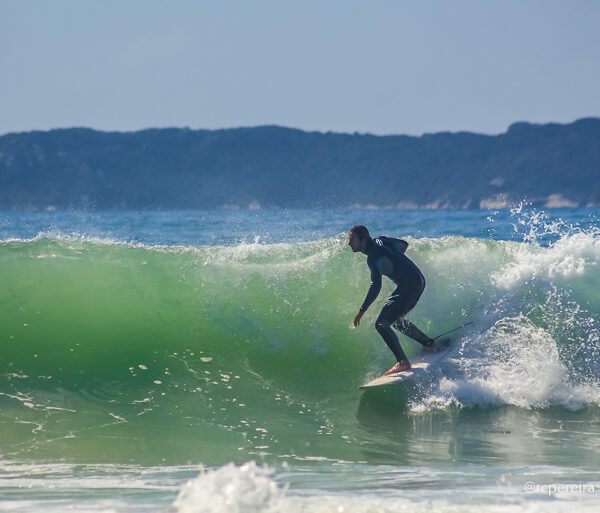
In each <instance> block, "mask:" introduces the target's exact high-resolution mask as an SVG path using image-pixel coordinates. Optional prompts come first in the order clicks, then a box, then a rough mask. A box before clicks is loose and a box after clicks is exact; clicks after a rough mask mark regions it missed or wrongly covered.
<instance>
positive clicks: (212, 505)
mask: <svg viewBox="0 0 600 513" xmlns="http://www.w3.org/2000/svg"><path fill="white" fill-rule="evenodd" d="M270 474H271V472H270V471H269V470H268V469H267V468H266V467H260V466H258V465H256V463H254V462H249V463H246V464H244V465H242V466H240V467H236V466H235V465H234V464H233V463H230V464H228V465H225V466H223V467H220V468H218V469H216V470H212V471H208V472H202V473H200V475H198V477H196V478H195V479H192V480H190V481H188V482H187V483H186V484H185V485H184V486H183V487H182V488H181V491H180V492H179V495H178V496H177V499H176V500H175V502H174V503H173V506H174V507H175V508H176V509H177V511H178V512H180V513H209V512H227V513H253V512H260V511H265V512H268V511H283V510H284V508H282V507H281V506H282V505H281V504H280V502H281V500H282V499H283V496H284V490H283V489H282V488H281V487H279V486H278V485H277V483H276V482H275V481H274V480H273V479H272V478H271V477H270Z"/></svg>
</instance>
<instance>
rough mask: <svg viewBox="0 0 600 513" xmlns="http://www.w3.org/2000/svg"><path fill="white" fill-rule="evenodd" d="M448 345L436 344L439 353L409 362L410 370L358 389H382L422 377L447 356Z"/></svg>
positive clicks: (381, 378)
mask: <svg viewBox="0 0 600 513" xmlns="http://www.w3.org/2000/svg"><path fill="white" fill-rule="evenodd" d="M444 342H445V343H444ZM449 343H450V341H443V342H442V343H440V344H438V347H441V350H440V351H436V352H431V353H429V352H426V353H422V354H420V355H419V356H418V357H417V358H415V359H414V360H413V361H412V362H411V364H410V365H411V369H410V370H407V371H401V372H395V373H394V374H388V375H387V376H379V377H378V378H375V379H374V380H372V381H369V382H368V383H365V384H364V385H360V386H359V387H358V388H359V389H361V390H362V389H365V388H375V387H383V386H386V385H391V384H392V383H398V382H400V381H404V380H407V379H411V378H415V377H419V376H420V375H424V374H425V373H426V372H428V368H429V367H430V366H431V365H433V364H435V363H437V362H439V361H440V360H441V359H443V358H444V357H446V356H448V344H449Z"/></svg>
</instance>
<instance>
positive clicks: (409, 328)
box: [394, 317, 435, 347]
mask: <svg viewBox="0 0 600 513" xmlns="http://www.w3.org/2000/svg"><path fill="white" fill-rule="evenodd" d="M394 328H396V329H397V330H398V331H400V332H401V333H404V334H405V335H406V336H407V337H409V338H412V339H413V340H415V341H416V342H418V343H419V344H422V345H424V346H425V347H431V346H432V345H433V343H434V342H435V341H434V340H433V339H432V338H431V337H428V336H427V335H425V333H423V332H422V331H421V330H420V329H419V328H417V327H416V326H415V325H414V324H413V323H412V322H410V321H407V320H406V319H405V318H404V317H400V318H399V319H396V321H395V322H394Z"/></svg>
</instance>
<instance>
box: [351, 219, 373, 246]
mask: <svg viewBox="0 0 600 513" xmlns="http://www.w3.org/2000/svg"><path fill="white" fill-rule="evenodd" d="M370 239H371V235H370V234H369V230H367V228H366V227H365V226H363V225H362V224H358V225H356V226H353V227H352V228H350V231H349V232H348V245H349V246H350V247H351V248H352V251H354V252H355V253H358V252H359V251H361V252H364V250H365V248H366V247H367V241H368V240H370Z"/></svg>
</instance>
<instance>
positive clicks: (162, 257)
mask: <svg viewBox="0 0 600 513" xmlns="http://www.w3.org/2000/svg"><path fill="white" fill-rule="evenodd" d="M411 242H412V245H411V247H410V248H409V251H408V255H409V256H410V257H411V258H413V259H414V260H415V262H416V263H417V264H418V265H419V266H420V267H421V269H422V270H423V272H424V274H425V275H426V277H427V283H428V285H427V289H426V291H425V293H424V295H423V297H422V299H421V301H420V303H419V304H418V305H417V307H416V308H415V310H414V311H413V312H411V314H410V319H411V320H412V321H413V322H415V323H416V324H417V325H419V326H420V327H422V329H424V330H425V331H427V332H428V333H430V334H431V335H436V334H438V333H441V332H443V331H446V330H449V329H452V328H454V327H455V326H457V325H460V324H462V323H463V322H464V321H466V320H473V321H475V322H474V325H472V326H471V327H469V328H468V329H465V330H463V332H461V333H460V334H459V335H457V336H456V337H455V345H454V349H453V351H455V352H454V357H453V358H451V359H449V360H448V362H447V363H446V364H445V365H446V367H444V368H443V369H442V371H443V373H444V375H443V378H444V379H445V380H446V381H443V380H442V379H441V376H434V375H432V379H431V380H430V381H428V382H426V383H414V384H411V385H407V386H399V387H392V388H389V389H382V390H378V391H373V392H368V393H359V392H358V391H357V386H358V385H359V384H360V383H362V382H364V381H365V380H367V379H368V378H370V377H374V376H375V375H377V374H378V373H381V372H382V371H383V370H385V369H386V368H387V367H388V366H389V365H391V364H392V363H393V357H392V356H391V353H389V351H388V349H387V348H386V347H385V344H384V343H383V342H382V341H381V340H380V339H379V337H378V335H377V333H376V331H375V330H374V329H373V322H374V320H375V317H376V315H377V312H378V309H379V308H380V307H381V306H382V304H383V302H384V301H385V295H386V293H388V292H390V291H391V290H392V286H391V283H388V284H387V285H386V287H387V288H386V289H385V290H384V291H382V293H381V294H380V297H379V298H378V300H377V302H376V303H375V304H374V305H373V306H372V307H371V309H370V310H369V312H368V313H367V315H365V317H364V318H363V322H362V324H361V326H360V327H359V328H358V329H353V328H352V326H351V325H352V319H353V317H354V314H355V313H356V311H357V309H358V307H359V306H360V304H361V302H362V300H363V298H364V294H365V293H366V290H367V288H368V285H369V274H368V270H367V267H366V265H365V257H364V255H360V254H353V253H352V252H351V251H350V249H349V248H348V247H347V245H346V241H345V237H343V236H338V237H335V238H331V239H324V240H318V241H314V242H310V243H302V244H274V245H259V244H253V245H241V246H237V247H200V248H177V247H143V246H141V247H134V246H129V245H120V244H114V243H108V242H106V243H101V242H90V241H71V240H52V239H40V240H33V241H15V242H5V243H2V244H0V261H1V262H2V265H1V267H0V283H1V284H2V286H1V288H0V305H1V306H2V308H1V309H0V341H1V342H2V356H1V358H0V432H1V437H2V440H1V441H0V443H1V444H2V451H3V454H4V455H5V456H7V457H11V458H32V459H52V460H56V459H61V458H63V459H67V460H72V461H77V460H85V461H94V460H95V461H117V462H118V461H135V462H142V463H154V462H169V463H176V462H186V461H202V462H205V463H208V464H220V463H223V462H226V461H230V460H235V461H246V460H248V459H251V458H265V459H267V460H269V459H273V460H277V459H278V458H281V457H288V456H295V457H298V458H314V457H317V458H333V459H344V460H353V461H363V460H365V459H366V460H369V461H385V458H386V455H389V454H390V453H397V452H399V451H400V447H401V446H402V443H403V440H405V438H406V436H408V434H406V433H407V432H410V431H411V430H412V433H413V435H414V432H415V430H418V429H420V428H419V425H420V422H421V420H419V419H423V417H422V415H423V413H422V412H424V411H425V412H428V414H429V415H446V414H447V411H448V408H458V409H461V408H462V407H464V406H472V405H478V404H479V405H487V404H500V405H515V406H517V407H521V406H525V407H531V406H533V407H540V406H541V407H542V408H543V407H545V406H552V405H556V404H558V405H562V406H566V407H572V406H573V404H572V403H569V404H567V403H566V401H567V399H565V398H564V397H563V396H562V395H560V394H559V393H558V392H556V390H558V389H559V388H560V387H558V388H557V383H549V384H548V385H547V386H546V388H545V389H544V391H543V393H542V395H541V396H540V397H529V396H526V395H525V396H523V394H522V391H519V390H518V387H517V389H514V390H513V389H511V390H510V391H509V393H508V394H505V395H504V396H503V395H502V394H498V393H496V394H494V390H495V388H494V387H495V386H496V385H498V387H500V385H501V384H498V383H496V381H494V380H498V379H506V380H507V381H510V380H512V381H514V380H515V377H519V376H522V375H523V373H525V375H531V377H532V378H533V379H536V378H537V379H538V381H539V378H540V377H541V374H542V373H543V374H544V375H546V374H547V372H548V369H547V368H538V367H536V366H535V365H533V363H532V362H533V361H534V360H535V358H534V356H535V355H532V354H529V353H528V352H527V351H528V348H529V349H531V348H532V347H534V348H536V347H537V346H535V344H538V345H540V344H541V346H540V347H541V349H540V351H542V352H543V351H546V350H548V348H550V349H552V351H554V352H553V353H552V354H555V353H556V359H557V360H556V361H554V360H552V362H554V363H555V364H556V365H558V367H557V368H559V369H562V370H561V372H562V374H560V376H558V378H557V379H558V381H559V384H561V383H562V385H564V386H566V387H570V388H569V391H570V393H571V397H572V396H573V395H575V396H576V398H577V399H578V401H579V403H577V404H580V405H586V404H589V403H593V404H596V403H597V402H598V399H597V397H596V395H595V394H594V390H595V388H594V387H596V388H597V385H596V383H597V377H598V376H599V375H600V372H599V371H598V364H597V362H598V358H597V345H598V330H597V328H596V326H595V324H594V321H593V319H592V317H593V316H592V315H591V314H590V312H594V311H595V312H598V311H600V303H599V301H598V299H597V297H598V296H597V294H596V293H595V291H596V290H598V285H600V275H599V272H598V268H597V267H596V266H595V263H594V262H595V260H596V259H597V258H598V256H599V252H600V251H599V249H598V248H599V245H598V244H597V240H596V239H595V238H594V237H593V236H588V237H587V238H586V237H585V236H582V237H580V238H579V239H577V237H571V238H569V239H564V240H563V239H561V241H559V242H558V243H556V244H555V245H554V246H551V247H549V248H542V247H539V246H536V245H527V244H523V243H521V244H519V243H509V242H493V241H482V240H478V239H465V238H460V237H447V238H441V239H421V240H415V241H411ZM561 244H562V246H561ZM523 330H525V331H523ZM527 330H529V331H527ZM524 333H527V335H526V336H525V335H524ZM536 337H537V338H536ZM525 339H528V340H529V342H528V341H527V340H525ZM538 339H539V340H538ZM532 340H533V342H532ZM401 341H402V343H403V346H404V347H405V348H406V350H407V353H408V355H409V357H413V356H416V355H417V354H418V352H419V348H418V346H417V345H416V344H414V343H412V342H410V341H407V340H406V339H403V340H402V339H401ZM534 342H535V343H534ZM532 344H533V345H532ZM515 348H516V350H518V351H520V352H519V353H518V354H519V355H520V358H521V359H522V360H523V366H524V367H523V366H521V367H519V366H518V365H517V366H516V367H515V368H514V369H513V368H509V371H510V372H512V373H513V374H512V375H510V372H509V375H507V376H504V377H503V378H498V376H500V375H501V374H502V373H501V372H500V371H501V370H506V369H504V367H502V368H498V365H504V364H505V363H506V361H507V360H510V358H511V355H512V354H513V352H514V351H515ZM538 349H539V348H538ZM498 362H500V363H498ZM528 373H529V374H528ZM536 373H539V374H538V375H536ZM478 379H479V380H480V381H478ZM481 379H483V381H481ZM486 380H487V381H486ZM442 382H443V386H442V387H440V385H439V383H442ZM564 386H563V389H564ZM444 387H445V388H444ZM473 387H475V388H476V389H477V390H476V391H475V392H474V391H473V390H474V388H473ZM477 387H479V388H477ZM486 387H487V388H486ZM582 387H583V388H582ZM586 387H587V388H586ZM590 387H591V388H590ZM505 388H506V387H505ZM511 394H512V395H511ZM577 404H576V405H575V407H577ZM440 412H441V413H440ZM444 412H446V413H444ZM399 444H400V445H399Z"/></svg>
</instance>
